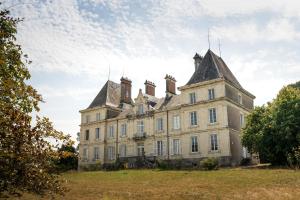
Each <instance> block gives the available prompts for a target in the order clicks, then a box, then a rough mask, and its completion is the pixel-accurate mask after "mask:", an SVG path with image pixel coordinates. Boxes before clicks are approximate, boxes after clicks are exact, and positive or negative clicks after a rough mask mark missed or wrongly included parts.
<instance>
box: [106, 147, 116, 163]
mask: <svg viewBox="0 0 300 200" xmlns="http://www.w3.org/2000/svg"><path fill="white" fill-rule="evenodd" d="M107 153H108V159H109V160H114V159H115V147H112V146H110V147H108V148H107Z"/></svg>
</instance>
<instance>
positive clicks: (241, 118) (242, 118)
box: [240, 114, 244, 126]
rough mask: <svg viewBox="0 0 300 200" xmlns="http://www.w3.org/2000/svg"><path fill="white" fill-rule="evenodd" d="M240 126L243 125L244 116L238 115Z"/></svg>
mask: <svg viewBox="0 0 300 200" xmlns="http://www.w3.org/2000/svg"><path fill="white" fill-rule="evenodd" d="M240 125H241V126H243V125H244V115H243V114H240Z"/></svg>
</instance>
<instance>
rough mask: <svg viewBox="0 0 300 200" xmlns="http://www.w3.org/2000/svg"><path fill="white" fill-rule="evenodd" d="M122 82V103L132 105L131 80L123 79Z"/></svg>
mask: <svg viewBox="0 0 300 200" xmlns="http://www.w3.org/2000/svg"><path fill="white" fill-rule="evenodd" d="M120 81H121V103H127V104H131V83H132V82H131V80H129V79H128V78H127V77H126V78H125V77H122V78H121V79H120Z"/></svg>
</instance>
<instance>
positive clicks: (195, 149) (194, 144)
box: [191, 136, 199, 153]
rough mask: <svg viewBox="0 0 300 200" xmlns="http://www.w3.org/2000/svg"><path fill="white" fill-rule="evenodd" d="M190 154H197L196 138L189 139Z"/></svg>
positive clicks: (197, 144)
mask: <svg viewBox="0 0 300 200" xmlns="http://www.w3.org/2000/svg"><path fill="white" fill-rule="evenodd" d="M191 152H192V153H197V152H199V143H198V136H192V137H191Z"/></svg>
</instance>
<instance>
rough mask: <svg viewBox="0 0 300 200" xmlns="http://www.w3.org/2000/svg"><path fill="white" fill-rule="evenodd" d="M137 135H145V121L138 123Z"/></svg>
mask: <svg viewBox="0 0 300 200" xmlns="http://www.w3.org/2000/svg"><path fill="white" fill-rule="evenodd" d="M136 128H137V134H138V135H140V136H143V134H144V121H138V122H137V127H136Z"/></svg>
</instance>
